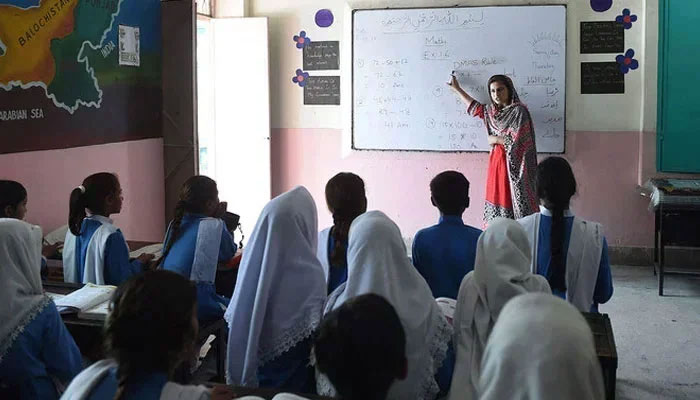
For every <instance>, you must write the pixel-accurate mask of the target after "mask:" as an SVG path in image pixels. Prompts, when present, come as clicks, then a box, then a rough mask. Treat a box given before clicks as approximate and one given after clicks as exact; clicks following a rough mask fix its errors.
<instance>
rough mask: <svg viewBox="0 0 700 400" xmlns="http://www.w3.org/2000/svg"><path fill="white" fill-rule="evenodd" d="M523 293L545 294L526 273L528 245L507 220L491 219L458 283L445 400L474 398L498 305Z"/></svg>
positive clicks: (543, 284)
mask: <svg viewBox="0 0 700 400" xmlns="http://www.w3.org/2000/svg"><path fill="white" fill-rule="evenodd" d="M529 292H544V293H551V290H550V289H549V284H548V283H547V279H545V278H544V277H542V276H539V275H534V274H532V273H530V245H529V243H528V240H527V236H525V231H524V230H523V228H521V227H520V225H519V224H518V223H517V222H515V221H513V220H510V219H505V218H497V219H494V220H492V221H491V223H490V224H489V227H488V229H486V231H485V232H484V233H482V234H481V236H480V237H479V242H478V244H477V247H476V262H475V263H474V271H472V272H470V273H468V274H467V276H466V277H465V278H464V280H463V281H462V285H461V286H460V288H459V295H458V297H457V308H456V310H455V316H454V329H455V340H454V342H455V349H456V353H457V361H456V364H455V371H454V374H453V375H452V386H451V389H450V395H449V400H467V399H476V398H477V396H476V384H477V382H478V381H479V372H480V367H481V355H482V354H483V351H484V348H485V347H486V343H487V340H488V338H489V334H490V333H491V330H492V329H493V326H494V324H495V323H496V320H497V319H498V318H499V317H498V315H499V314H500V312H501V310H502V309H503V306H505V305H506V303H507V302H508V301H509V300H510V299H512V298H513V297H515V296H518V295H520V294H524V293H529Z"/></svg>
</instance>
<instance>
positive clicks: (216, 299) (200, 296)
mask: <svg viewBox="0 0 700 400" xmlns="http://www.w3.org/2000/svg"><path fill="white" fill-rule="evenodd" d="M204 218H206V217H205V216H204V215H197V214H185V215H184V216H183V217H182V222H181V223H180V231H179V233H178V237H177V240H176V241H175V243H173V245H172V247H171V248H170V251H168V255H167V256H166V257H165V260H163V268H164V269H166V270H169V271H173V272H177V273H178V274H180V275H182V276H184V277H186V278H187V279H190V276H191V274H192V264H193V263H194V253H195V249H196V247H197V233H198V232H199V223H200V222H201V221H202V220H203V219H204ZM169 240H170V230H168V233H167V234H166V236H165V241H164V242H163V243H164V244H165V245H167V243H168V241H169ZM236 250H238V247H237V246H236V244H235V243H234V242H233V237H232V236H231V233H230V232H228V231H227V230H226V229H222V232H221V244H220V245H219V255H218V260H219V262H223V263H225V262H228V261H230V260H231V259H232V258H233V257H234V256H235V255H236ZM211 267H212V268H217V266H216V265H212V266H211ZM228 303H229V299H227V298H226V297H223V296H220V295H218V294H216V285H215V284H214V283H207V282H197V317H198V319H199V321H201V322H204V321H211V320H214V319H218V318H221V317H223V315H224V309H223V308H222V305H223V306H224V307H225V306H227V305H228Z"/></svg>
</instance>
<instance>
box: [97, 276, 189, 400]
mask: <svg viewBox="0 0 700 400" xmlns="http://www.w3.org/2000/svg"><path fill="white" fill-rule="evenodd" d="M196 305H197V289H196V287H195V285H194V284H193V283H192V282H190V281H189V280H188V279H186V278H184V277H182V276H180V275H178V274H176V273H174V272H170V271H165V270H157V271H148V272H144V273H143V274H140V275H137V276H135V277H133V278H131V279H130V280H128V281H127V282H126V283H124V284H123V285H121V286H119V287H118V288H117V290H116V291H115V292H114V296H113V297H112V303H111V312H110V314H109V316H108V317H107V321H106V322H105V326H104V336H105V347H106V349H105V350H106V352H107V354H109V356H110V357H112V358H114V360H116V362H117V364H118V368H117V382H118V387H117V391H116V393H115V395H114V400H121V399H123V398H124V395H125V390H126V386H127V385H128V384H129V382H130V379H132V378H133V377H134V376H135V375H139V374H143V373H150V372H166V373H167V374H168V377H169V378H170V377H171V376H172V374H173V371H174V370H175V368H176V367H177V366H178V364H179V363H180V362H182V361H183V360H185V359H186V358H187V357H188V356H189V355H190V354H191V352H192V351H193V349H194V343H195V340H196V338H197V333H198V329H199V328H198V324H197V318H196V313H197V311H196Z"/></svg>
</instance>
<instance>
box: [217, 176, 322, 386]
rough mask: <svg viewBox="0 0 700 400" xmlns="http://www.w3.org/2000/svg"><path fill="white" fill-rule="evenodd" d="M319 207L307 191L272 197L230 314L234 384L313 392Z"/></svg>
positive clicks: (319, 290) (319, 308)
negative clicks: (311, 357) (312, 357)
mask: <svg viewBox="0 0 700 400" xmlns="http://www.w3.org/2000/svg"><path fill="white" fill-rule="evenodd" d="M317 232H318V226H317V214H316V205H315V204H314V200H313V198H312V197H311V194H310V193H309V191H308V190H306V188H304V187H297V188H295V189H292V190H291V191H289V192H287V193H284V194H281V195H279V196H277V197H276V198H274V199H272V200H271V201H270V202H269V203H268V204H267V205H266V206H265V208H264V209H263V211H262V213H261V214H260V217H259V218H258V221H257V223H256V224H255V228H254V229H253V232H252V234H251V235H250V239H249V240H248V244H247V246H246V251H244V252H243V260H242V261H241V266H240V268H239V271H238V282H237V283H236V288H235V290H234V292H233V297H232V298H231V303H230V304H229V306H228V309H227V310H226V321H227V322H228V326H229V338H228V354H227V365H228V368H227V381H228V383H230V384H235V385H239V386H249V387H258V386H261V387H271V388H277V389H282V390H288V391H292V392H301V393H310V392H313V385H314V382H313V368H312V367H310V366H309V357H310V354H311V345H312V338H313V333H314V331H315V329H316V328H317V327H318V324H319V322H320V321H321V315H322V312H323V303H324V302H325V301H326V279H325V277H324V275H323V268H321V263H319V261H318V258H316V239H317V235H318V233H317Z"/></svg>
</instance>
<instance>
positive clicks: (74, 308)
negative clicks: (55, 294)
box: [54, 283, 117, 320]
mask: <svg viewBox="0 0 700 400" xmlns="http://www.w3.org/2000/svg"><path fill="white" fill-rule="evenodd" d="M116 289H117V288H116V287H115V286H109V285H94V284H92V283H88V284H86V285H85V286H83V287H82V288H80V289H78V290H76V291H75V292H73V293H71V294H68V295H66V296H63V297H61V298H59V299H57V300H55V301H54V303H56V308H57V309H58V312H59V313H61V314H71V313H77V314H78V318H84V319H97V320H104V319H105V318H106V317H107V314H108V313H109V309H108V307H109V299H111V298H112V294H113V293H114V291H115V290H116Z"/></svg>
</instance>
